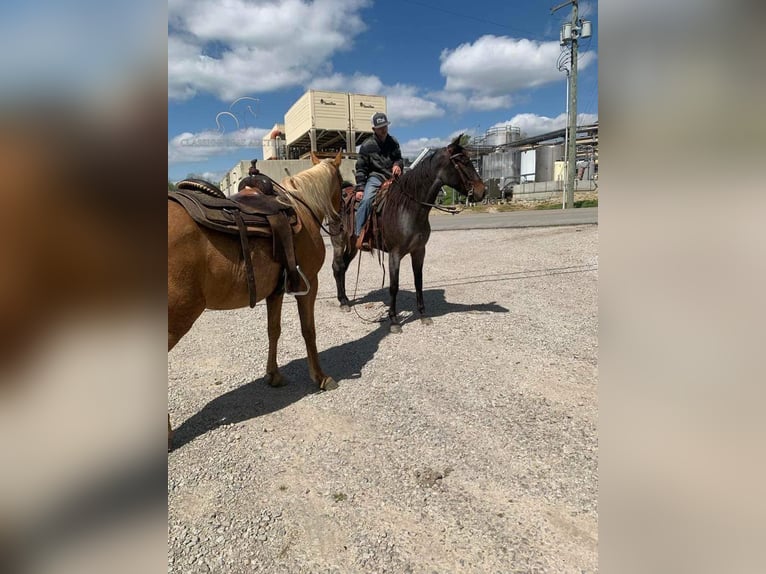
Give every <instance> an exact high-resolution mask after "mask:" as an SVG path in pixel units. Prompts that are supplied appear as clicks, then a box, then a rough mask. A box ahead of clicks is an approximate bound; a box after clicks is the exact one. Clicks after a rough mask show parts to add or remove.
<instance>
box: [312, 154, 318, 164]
mask: <svg viewBox="0 0 766 574" xmlns="http://www.w3.org/2000/svg"><path fill="white" fill-rule="evenodd" d="M311 163H312V164H313V165H316V164H318V163H319V158H318V157H317V156H316V154H315V153H314V152H313V151H312V152H311Z"/></svg>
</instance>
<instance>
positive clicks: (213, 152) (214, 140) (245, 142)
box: [168, 127, 271, 164]
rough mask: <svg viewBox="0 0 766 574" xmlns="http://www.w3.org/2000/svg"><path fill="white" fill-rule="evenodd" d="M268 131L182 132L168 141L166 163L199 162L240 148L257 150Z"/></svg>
mask: <svg viewBox="0 0 766 574" xmlns="http://www.w3.org/2000/svg"><path fill="white" fill-rule="evenodd" d="M270 131H271V130H270V129H264V128H254V127H250V128H243V129H239V130H235V131H231V132H219V131H212V130H208V131H203V132H199V133H196V134H195V133H191V132H184V133H182V134H178V135H177V136H175V137H173V138H172V139H171V140H170V141H168V163H169V164H177V163H194V162H201V161H207V160H209V159H210V158H211V157H215V156H221V155H225V154H228V153H231V152H232V151H235V150H238V149H241V148H248V149H252V148H259V147H261V146H262V145H263V138H264V136H266V134H268V133H269V132H270Z"/></svg>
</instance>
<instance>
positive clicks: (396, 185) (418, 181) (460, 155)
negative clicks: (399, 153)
mask: <svg viewBox="0 0 766 574" xmlns="http://www.w3.org/2000/svg"><path fill="white" fill-rule="evenodd" d="M461 137H462V136H458V137H456V138H455V139H454V140H453V141H452V143H450V144H449V145H448V146H447V147H445V148H441V149H437V150H436V151H434V152H433V153H432V154H431V155H430V156H428V157H426V158H425V159H423V160H422V161H421V163H419V164H418V165H417V166H416V167H415V168H414V169H412V170H411V171H408V172H407V173H405V174H403V175H401V176H400V177H399V178H398V179H396V180H394V182H393V183H392V184H391V187H390V189H389V190H388V192H387V196H386V199H385V203H384V204H383V210H382V213H381V214H380V219H379V222H380V237H381V239H382V244H380V243H377V244H376V245H374V247H377V248H378V249H382V250H383V251H387V252H388V254H389V259H388V273H389V279H390V287H389V293H390V295H391V303H390V305H389V308H388V318H389V319H390V321H391V325H390V332H391V333H401V331H402V328H401V325H400V324H399V320H398V319H397V316H396V295H397V293H398V292H399V265H400V263H401V260H402V258H403V257H404V256H405V255H407V254H409V255H410V257H411V258H412V272H413V274H414V276H415V292H416V296H417V304H418V311H419V312H420V320H421V321H422V322H423V323H425V324H431V319H430V317H427V316H426V310H425V305H424V304H423V260H424V259H425V256H426V243H428V238H429V237H430V235H431V226H430V224H429V223H428V214H429V213H430V212H431V208H432V207H434V205H433V204H434V201H435V200H436V196H437V195H438V194H439V191H440V190H441V188H442V186H443V185H448V186H450V187H453V188H455V189H457V190H458V192H460V193H461V194H462V195H468V194H471V193H472V194H473V197H474V198H475V200H476V201H481V200H482V199H483V198H484V183H483V182H482V181H481V178H480V177H479V174H478V173H476V169H474V167H473V164H472V163H471V160H470V159H469V158H468V156H467V155H466V153H465V150H464V149H463V148H462V147H461V146H460V143H459V142H460V138H461ZM342 221H343V222H344V223H343V224H342V225H340V232H339V233H337V232H334V233H333V234H332V245H333V262H332V270H333V275H335V283H336V286H337V288H338V301H340V306H341V309H343V310H345V311H349V310H350V302H349V300H348V297H347V296H346V270H347V269H348V265H349V263H350V262H351V261H352V260H353V259H354V256H355V255H356V252H357V249H356V246H355V245H354V243H353V242H352V241H351V240H350V237H349V233H350V232H353V229H351V230H349V229H347V227H348V225H347V219H346V218H345V217H344V218H342Z"/></svg>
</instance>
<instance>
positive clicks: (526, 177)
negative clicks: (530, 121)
mask: <svg viewBox="0 0 766 574" xmlns="http://www.w3.org/2000/svg"><path fill="white" fill-rule="evenodd" d="M566 132H567V130H566V129H565V128H562V129H559V130H554V131H551V132H547V133H544V134H540V135H536V136H533V137H523V134H522V133H521V130H520V129H519V128H517V127H513V126H503V127H495V128H492V129H490V130H487V132H486V133H485V134H484V135H483V136H481V137H479V138H474V140H472V141H471V143H470V144H469V145H468V146H467V147H468V149H469V151H470V154H471V157H472V159H473V160H474V162H475V164H476V167H477V170H478V172H479V174H480V175H481V177H482V179H483V180H484V183H485V184H486V185H487V197H488V198H489V199H490V200H511V199H516V200H523V199H528V200H532V199H550V198H554V197H560V196H561V194H562V192H563V185H564V182H565V180H566V171H567V164H566V157H565V151H566V145H565V143H566V137H567V133H566ZM576 138H577V140H576V142H577V144H576V148H577V158H576V165H577V174H576V177H575V191H595V190H596V188H597V179H598V123H595V124H590V125H584V126H578V128H577V134H576Z"/></svg>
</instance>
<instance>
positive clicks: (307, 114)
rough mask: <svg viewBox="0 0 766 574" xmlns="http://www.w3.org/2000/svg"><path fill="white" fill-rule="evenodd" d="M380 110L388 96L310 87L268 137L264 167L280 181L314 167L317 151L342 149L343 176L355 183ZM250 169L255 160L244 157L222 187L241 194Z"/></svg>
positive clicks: (263, 170) (321, 153)
mask: <svg viewBox="0 0 766 574" xmlns="http://www.w3.org/2000/svg"><path fill="white" fill-rule="evenodd" d="M377 112H383V113H386V112H387V108H386V97H385V96H377V95H369V94H354V93H349V92H331V91H325V90H308V91H307V92H306V93H304V94H303V95H302V96H301V97H300V98H299V99H298V100H297V101H296V102H295V103H294V104H293V105H292V106H291V107H290V109H289V110H287V113H285V118H284V120H285V121H284V123H283V124H275V125H274V127H273V128H272V129H271V131H270V132H269V134H268V135H267V136H266V137H264V138H263V161H261V160H259V161H258V169H259V170H260V171H261V173H263V174H265V175H267V176H269V177H270V178H272V179H273V180H275V181H280V180H281V179H282V178H284V177H285V176H287V175H293V174H296V173H299V172H300V171H302V170H304V169H308V168H309V167H311V159H310V154H311V152H314V153H315V154H317V156H319V157H332V156H334V155H335V154H336V153H337V152H338V151H341V152H342V153H343V161H342V164H341V175H342V176H343V177H344V179H347V180H349V181H351V182H353V181H354V168H355V165H356V149H357V147H358V146H359V145H360V144H361V143H363V142H364V140H365V139H367V138H368V137H371V136H372V128H371V127H370V126H371V118H372V116H373V114H375V113H377ZM249 167H250V160H249V159H247V160H242V161H240V162H239V163H238V164H237V165H235V166H234V167H233V168H232V169H231V170H229V172H228V173H227V174H226V175H225V176H224V178H223V179H222V180H221V181H220V183H219V186H220V188H221V189H222V190H223V191H224V193H226V195H231V194H232V193H236V191H237V185H238V184H239V181H240V180H241V179H242V178H243V177H245V176H246V175H247V170H248V169H249Z"/></svg>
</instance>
